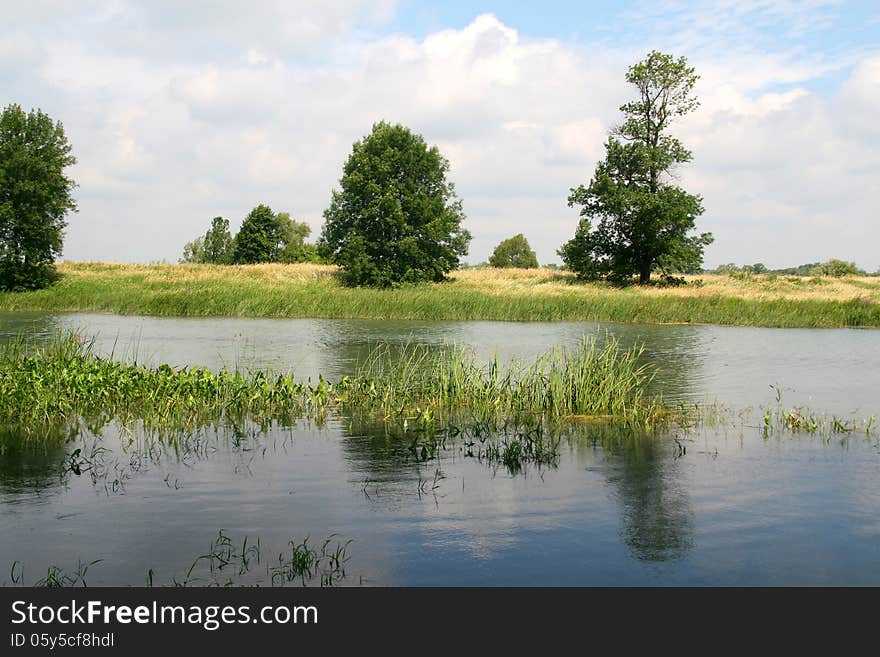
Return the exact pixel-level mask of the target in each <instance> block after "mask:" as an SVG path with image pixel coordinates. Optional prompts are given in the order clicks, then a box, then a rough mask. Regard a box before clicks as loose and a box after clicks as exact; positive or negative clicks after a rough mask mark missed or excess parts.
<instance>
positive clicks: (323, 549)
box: [4, 529, 352, 588]
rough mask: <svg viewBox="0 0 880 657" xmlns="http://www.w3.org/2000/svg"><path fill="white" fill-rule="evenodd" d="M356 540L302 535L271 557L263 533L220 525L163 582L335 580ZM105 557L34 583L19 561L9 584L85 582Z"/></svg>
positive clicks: (149, 580) (52, 571)
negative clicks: (232, 532) (240, 533)
mask: <svg viewBox="0 0 880 657" xmlns="http://www.w3.org/2000/svg"><path fill="white" fill-rule="evenodd" d="M351 543H352V541H351V540H348V541H343V540H341V539H339V538H338V537H337V536H336V535H335V534H331V535H330V536H328V537H327V538H326V539H324V541H322V542H321V543H319V544H318V545H315V544H313V543H312V542H311V540H310V538H309V537H306V538H305V539H303V540H302V541H295V540H291V541H289V542H288V545H287V549H286V550H284V551H282V552H279V554H278V558H277V561H275V562H274V563H266V562H265V558H264V556H263V545H262V542H261V540H260V539H259V538H256V539H251V538H250V537H249V536H247V535H245V536H244V537H243V538H242V539H241V540H240V541H236V540H233V539H232V538H231V537H230V536H229V535H228V534H227V533H226V530H225V529H220V530H219V531H218V532H217V536H216V537H214V538H213V539H212V540H211V543H210V545H209V547H208V550H207V551H206V552H205V553H204V554H201V555H199V556H197V557H196V558H195V559H194V560H193V561H192V563H191V564H190V566H189V567H188V568H187V569H186V570H185V571H184V572H183V573H181V574H178V575H175V576H173V577H172V578H171V580H170V581H169V582H168V583H167V584H164V586H171V587H192V586H199V587H221V586H222V587H230V586H273V587H283V586H290V585H299V586H303V587H305V586H312V585H318V586H322V587H328V586H336V585H338V584H340V583H341V582H342V581H343V580H344V579H345V578H346V570H345V568H346V564H347V563H348V562H349V560H350V559H351V556H350V554H349V546H350V545H351ZM102 561H103V559H96V560H94V561H91V562H89V563H83V562H82V561H79V562H78V563H77V568H76V570H75V571H66V570H64V569H63V568H61V567H59V566H57V565H51V566H49V567H48V568H47V569H46V575H45V576H44V577H41V578H39V579H37V580H35V581H34V582H33V583H31V584H27V583H26V582H25V575H24V567H23V565H22V563H21V562H20V561H15V562H13V564H12V567H11V569H10V585H11V586H33V587H36V588H69V587H86V586H88V584H87V583H86V575H87V574H88V572H89V569H90V568H91V567H92V566H95V565H96V564H99V563H101V562H102ZM5 584H6V583H5V582H4V585H5ZM130 584H131V583H130ZM146 584H147V586H148V587H153V586H157V585H159V583H158V581H157V573H156V571H155V570H154V569H152V568H151V569H149V570H148V571H147V575H146Z"/></svg>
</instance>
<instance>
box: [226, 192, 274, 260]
mask: <svg viewBox="0 0 880 657" xmlns="http://www.w3.org/2000/svg"><path fill="white" fill-rule="evenodd" d="M280 242H281V230H280V227H279V226H278V222H277V221H275V213H274V212H272V208H270V207H269V206H268V205H263V204H260V205H258V206H257V207H255V208H254V209H253V210H251V211H250V212H249V213H248V216H246V217H245V218H244V221H242V222H241V228H239V229H238V235H236V236H235V253H234V255H233V262H235V264H237V265H252V264H256V263H259V262H274V261H276V260H277V258H278V247H279V244H280Z"/></svg>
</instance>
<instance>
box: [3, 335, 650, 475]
mask: <svg viewBox="0 0 880 657" xmlns="http://www.w3.org/2000/svg"><path fill="white" fill-rule="evenodd" d="M640 355H641V351H640V350H639V349H630V350H621V349H620V347H619V344H618V343H617V341H616V340H613V339H609V340H608V341H606V342H605V344H604V345H603V346H601V347H600V346H598V344H597V341H595V340H587V339H585V340H583V341H582V342H581V343H580V344H579V345H578V346H577V347H576V348H575V349H574V350H571V351H567V350H562V349H556V350H554V351H552V352H550V353H548V354H546V355H544V356H541V357H539V358H537V359H536V360H535V361H532V362H529V363H524V362H518V361H514V362H511V363H509V364H507V365H505V366H501V365H500V364H499V363H498V362H497V360H496V361H493V362H492V363H490V364H489V365H488V366H481V365H480V364H478V363H477V362H476V360H475V358H474V356H473V355H472V354H469V353H468V352H466V351H465V350H463V349H460V348H455V347H452V348H450V349H445V350H440V351H437V350H431V349H428V348H424V347H418V346H411V347H407V348H406V349H404V351H403V353H401V354H398V355H397V357H392V356H391V354H390V353H389V352H388V350H387V349H384V348H381V347H380V348H378V349H377V350H376V351H375V352H374V353H373V355H372V356H371V357H370V358H369V359H368V361H367V362H366V364H365V365H363V366H362V367H361V368H359V370H358V372H357V374H356V376H354V377H344V378H343V379H342V380H341V381H339V382H338V383H335V384H334V383H331V382H329V381H326V380H325V379H324V378H323V377H319V379H318V381H317V383H313V382H311V381H308V382H297V381H296V380H294V378H293V376H292V375H291V374H286V375H282V374H278V375H273V374H269V373H266V372H254V373H248V374H245V373H242V372H240V371H234V372H230V371H227V370H222V371H219V372H212V371H211V370H208V369H207V368H185V367H184V368H178V369H174V368H172V367H170V366H168V365H160V366H159V367H156V368H149V367H145V366H142V365H136V364H128V363H122V362H118V361H114V360H112V359H108V358H103V357H101V356H99V355H98V354H96V353H95V351H94V344H93V342H89V341H86V340H84V339H82V338H81V337H80V336H78V335H76V334H64V335H60V336H56V337H54V338H53V339H52V340H51V341H50V342H49V343H48V344H45V345H39V344H36V343H34V342H28V341H26V340H24V339H18V340H16V341H13V342H11V343H9V344H7V345H6V346H5V347H4V348H3V350H2V353H0V426H5V427H7V428H9V427H12V428H16V429H17V430H18V431H17V433H18V435H19V436H20V440H22V441H23V442H25V443H29V444H31V445H37V446H38V445H40V444H52V443H54V444H61V443H64V442H67V441H69V440H70V439H72V438H74V437H75V436H77V435H78V434H79V433H80V432H81V431H82V430H83V429H86V430H87V431H88V432H90V433H92V434H94V435H98V436H99V435H100V434H101V432H102V430H103V429H104V427H106V426H107V425H108V424H110V423H114V424H116V425H117V426H119V427H120V428H121V429H122V430H124V431H129V432H130V433H131V434H132V435H133V436H134V435H147V436H155V437H158V438H159V439H160V440H162V441H165V442H167V443H169V444H179V443H180V441H186V440H188V437H190V436H193V435H198V430H199V429H202V428H206V427H213V428H218V427H220V426H232V427H242V426H246V425H247V424H249V423H252V424H255V425H257V426H259V427H260V429H261V430H262V431H265V430H266V429H268V428H269V427H270V426H272V425H280V426H291V425H292V424H293V423H294V422H295V421H296V420H297V419H300V418H308V419H311V420H314V421H316V422H317V423H319V425H320V423H322V422H323V421H324V420H325V419H326V417H327V414H328V413H330V412H335V413H337V414H340V415H346V414H364V415H367V416H373V417H374V419H379V420H382V421H389V420H394V421H401V422H403V424H404V427H406V426H407V425H408V424H409V423H410V422H415V423H417V424H420V425H421V426H422V427H425V428H430V427H433V426H435V425H436V424H437V423H438V422H442V421H443V420H444V419H446V418H448V417H449V416H450V415H451V414H452V413H453V412H454V413H457V414H458V415H459V416H461V415H462V414H463V413H466V414H468V415H470V416H471V417H472V418H474V419H475V420H478V421H482V422H485V421H488V420H491V421H494V422H496V423H497V424H501V423H505V422H507V421H508V420H510V419H514V420H520V419H522V418H524V417H526V418H531V420H530V422H532V423H534V422H540V421H543V420H545V419H546V420H558V419H560V418H564V417H566V416H569V415H572V416H573V415H583V414H603V415H609V416H611V417H613V418H614V419H616V420H618V421H621V422H625V423H628V424H632V425H638V426H643V427H645V428H649V427H650V426H651V425H652V424H653V423H654V422H655V421H656V420H657V419H658V418H659V417H661V412H660V411H661V410H662V409H661V408H660V407H659V405H658V404H657V403H656V402H646V401H645V400H644V399H643V396H644V389H645V386H646V385H647V384H648V382H649V381H650V379H651V373H650V372H648V371H647V369H646V368H645V366H640V365H638V359H639V356H640ZM13 433H14V432H13ZM6 435H7V433H4V434H3V436H6ZM10 447H15V444H14V443H13V441H9V440H7V441H4V442H3V443H2V444H0V450H5V449H9V448H10ZM77 458H79V455H77V456H76V457H74V458H73V462H72V464H71V465H72V468H73V469H74V470H75V469H76V467H78V466H77V465H76V459H77ZM80 469H81V468H80Z"/></svg>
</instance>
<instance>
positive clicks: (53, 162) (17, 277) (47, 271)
mask: <svg viewBox="0 0 880 657" xmlns="http://www.w3.org/2000/svg"><path fill="white" fill-rule="evenodd" d="M75 163H76V158H75V157H74V156H73V155H72V148H71V146H70V144H69V143H68V142H67V136H66V135H65V133H64V126H63V125H62V124H61V122H54V121H52V119H51V118H49V116H47V115H46V114H44V113H43V112H41V111H40V110H39V109H37V110H31V111H30V112H28V113H27V114H26V113H25V112H24V110H22V108H21V107H20V106H19V105H16V104H11V105H8V106H6V108H4V110H3V113H2V115H0V289H5V290H24V289H37V288H41V287H45V286H47V285H48V284H50V283H51V282H52V281H53V280H55V278H56V274H55V270H54V268H53V266H52V264H53V263H54V262H55V258H56V257H58V256H59V255H60V254H61V248H62V243H63V240H64V229H65V227H66V226H67V221H66V219H65V216H66V215H67V213H68V212H71V211H72V212H76V210H77V207H76V202H75V201H74V199H73V196H72V192H73V188H74V187H76V183H75V182H74V181H73V180H72V179H71V178H69V177H68V176H66V175H65V174H64V169H65V168H66V167H68V166H70V165H72V164H75Z"/></svg>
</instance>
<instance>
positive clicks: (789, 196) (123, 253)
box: [0, 0, 880, 268]
mask: <svg viewBox="0 0 880 657" xmlns="http://www.w3.org/2000/svg"><path fill="white" fill-rule="evenodd" d="M62 4H63V8H57V7H55V9H58V10H59V11H61V12H62V13H63V12H67V13H65V14H64V15H63V20H61V19H59V20H58V22H57V23H55V24H49V25H48V27H47V25H46V24H45V23H39V25H38V17H39V16H40V15H41V14H40V11H39V8H40V6H42V7H43V9H45V10H46V11H48V10H49V9H48V7H47V5H46V4H45V3H43V4H42V5H34V4H33V3H31V4H29V5H28V8H27V9H25V10H22V12H23V13H19V14H18V15H17V18H16V19H15V20H13V21H11V22H10V23H9V24H8V25H7V26H6V27H0V44H2V46H0V49H2V51H3V52H7V51H9V52H12V53H13V56H15V57H17V58H19V61H20V62H21V66H22V67H23V68H24V69H25V70H26V72H27V75H23V74H22V70H21V68H18V69H10V67H8V66H7V67H4V66H2V65H0V81H2V82H3V83H4V84H6V85H7V88H9V89H11V96H12V98H13V99H14V100H15V101H16V102H19V103H21V104H22V105H25V106H41V107H43V109H44V110H46V111H48V112H49V113H50V114H51V115H52V116H54V117H56V118H59V119H61V120H63V121H64V123H65V127H66V128H67V131H68V135H69V138H70V140H71V143H72V144H73V145H74V148H75V153H76V155H77V157H78V159H79V163H78V164H77V165H76V167H75V170H74V172H73V174H74V177H75V178H76V179H77V181H78V182H79V183H80V187H79V189H78V195H79V199H80V209H81V211H80V213H79V214H78V215H74V216H73V217H71V221H70V228H69V231H68V238H67V241H66V248H65V257H67V258H69V259H105V260H140V261H150V260H161V259H164V260H169V261H173V260H176V259H177V257H179V255H180V251H181V248H182V245H183V243H184V242H186V241H188V240H189V239H192V237H194V236H195V235H197V234H199V233H201V232H204V230H205V229H206V228H207V225H208V223H209V221H210V218H211V217H213V216H215V215H217V214H222V215H224V216H226V217H228V218H229V219H230V223H231V224H232V226H233V227H236V226H237V225H238V223H239V222H240V221H241V219H242V218H243V217H244V215H245V214H246V213H247V211H248V210H249V209H250V208H251V207H253V206H254V205H256V204H257V203H261V202H262V203H268V204H269V205H271V206H272V207H273V208H275V209H277V210H287V211H290V212H291V213H292V214H293V215H294V216H296V217H298V218H300V219H304V220H306V221H308V222H309V223H310V224H311V225H312V227H313V229H314V231H315V233H317V231H319V230H320V225H321V221H322V219H321V213H322V211H323V209H324V208H325V207H326V205H327V203H328V200H329V195H330V190H331V189H332V188H333V187H334V186H335V185H336V182H337V180H338V178H339V176H340V174H341V168H342V163H343V162H344V160H345V158H346V157H347V155H348V153H349V152H350V149H351V144H352V142H353V141H354V140H355V139H358V138H360V137H362V136H363V135H364V134H366V133H367V132H368V131H369V129H370V126H371V124H372V123H373V122H374V121H377V120H380V119H385V120H389V121H395V122H398V121H399V122H402V123H404V124H406V125H408V126H409V127H411V128H412V129H414V130H416V131H418V132H420V133H422V134H423V135H424V136H425V138H426V139H427V140H428V141H429V143H434V144H437V145H438V146H439V148H440V149H441V151H442V152H443V153H444V154H445V155H446V156H447V157H448V158H449V160H450V162H451V165H452V171H451V178H452V180H453V181H454V182H455V183H456V186H457V189H458V192H459V195H460V196H461V197H462V199H463V201H464V208H465V212H466V213H467V215H468V220H467V227H468V228H469V229H470V230H471V232H472V233H473V234H474V242H473V243H472V247H471V255H470V257H469V260H470V261H472V262H476V261H478V260H483V259H486V258H487V256H488V254H489V253H490V252H491V249H492V247H493V246H494V245H495V244H496V243H497V242H498V241H500V240H501V239H504V238H506V237H509V236H510V235H512V234H514V233H518V232H523V233H525V234H526V236H527V237H528V238H529V240H530V241H531V242H532V245H533V247H534V248H535V249H536V251H537V252H538V256H539V259H540V260H541V261H542V262H547V261H554V260H557V261H558V257H557V256H556V255H555V251H556V249H557V248H558V247H559V245H560V244H561V243H562V242H564V241H565V240H567V239H569V238H570V236H571V235H572V234H573V232H574V228H575V225H576V223H577V212H576V210H574V209H571V208H568V207H567V205H566V198H567V195H568V190H569V188H570V187H572V186H576V185H577V184H580V183H582V182H586V181H587V180H588V179H589V177H590V175H591V173H592V170H593V167H594V166H595V163H596V161H597V160H598V159H599V158H600V157H602V153H603V144H604V141H605V138H606V135H607V132H608V130H609V128H610V127H611V126H612V125H613V124H614V123H616V122H617V121H618V120H619V118H620V116H619V112H618V109H617V108H618V106H619V105H620V104H621V103H622V102H624V101H625V100H627V98H628V97H629V96H630V94H631V91H630V90H629V89H628V88H627V85H626V83H625V81H624V78H623V76H624V73H625V70H626V67H627V65H629V64H631V63H633V62H635V61H636V60H637V59H639V58H640V57H641V56H643V55H644V48H643V46H641V45H640V46H639V47H633V46H627V45H625V44H616V45H608V44H602V45H585V44H576V43H571V42H567V41H563V40H560V39H550V38H540V39H537V38H532V37H530V36H529V35H528V34H527V32H525V31H524V29H518V28H523V26H514V25H508V24H505V23H504V22H502V21H501V20H499V19H498V18H497V17H495V16H493V15H491V14H485V15H480V16H476V17H474V19H473V20H472V21H471V22H470V23H469V24H467V25H465V26H464V27H462V28H460V29H446V30H442V31H438V32H435V33H432V34H429V35H427V36H426V37H424V38H421V39H416V38H413V37H410V36H407V35H405V34H387V33H384V32H383V30H382V29H381V26H382V24H383V21H386V20H387V19H388V18H389V17H390V15H391V14H392V13H393V10H394V3H393V2H385V3H382V2H380V3H372V2H371V3H366V2H359V1H350V2H343V1H342V0H335V1H333V0H331V1H329V2H324V3H322V4H321V5H316V4H315V3H305V2H292V3H291V2H267V3H258V4H256V5H254V6H253V8H252V9H250V10H249V11H248V12H243V11H242V10H241V5H240V4H239V3H235V4H234V5H233V4H232V3H229V7H225V5H223V3H220V4H217V5H215V6H214V8H213V10H212V11H211V15H210V16H209V17H206V16H203V15H202V13H203V12H201V11H200V10H197V9H194V8H193V7H197V5H192V6H190V5H187V7H185V8H183V9H179V8H178V5H177V4H176V3H172V4H173V6H172V4H169V5H167V6H165V5H163V3H134V2H125V1H118V2H92V3H82V4H78V5H76V7H77V9H76V10H73V9H71V8H70V7H71V5H69V4H67V3H62ZM758 4H759V5H760V3H758ZM34 7H37V8H36V9H35V8H34ZM224 7H225V8H224ZM760 8H761V7H760V6H759V9H760ZM730 11H733V9H730ZM245 14H247V15H245ZM71 25H73V26H75V27H76V29H72V28H71ZM135 28H137V30H138V35H134V31H135ZM50 34H52V35H53V37H52V38H49V35H50ZM126 35H129V36H130V38H128V37H127V36H126ZM123 42H125V43H123ZM157 50H162V52H161V53H158V52H157ZM683 54H686V55H688V57H689V59H690V60H691V62H692V63H693V64H694V65H695V66H696V67H697V69H698V72H699V73H700V74H701V75H702V78H701V80H700V83H699V86H698V94H699V96H700V98H701V100H702V106H701V108H700V110H699V111H698V112H696V113H694V114H693V115H691V116H689V117H687V120H685V121H682V122H681V124H680V125H679V126H677V131H678V134H679V136H680V137H681V138H682V140H683V141H684V142H685V143H686V144H687V145H689V146H690V147H691V148H692V149H693V151H694V162H693V163H692V164H689V165H687V166H686V167H683V168H682V170H681V171H680V177H681V180H682V184H684V185H685V186H686V187H687V188H688V189H689V190H691V191H694V192H696V193H701V194H703V196H704V197H705V203H704V204H705V206H706V208H707V211H706V214H705V215H704V217H703V218H702V220H701V221H700V225H701V228H704V229H707V230H711V231H713V232H714V233H715V234H716V239H717V241H716V244H714V245H713V246H712V247H710V250H709V252H708V261H709V263H710V264H712V263H715V264H717V263H720V262H727V261H739V262H742V261H744V260H752V261H761V260H763V261H764V262H766V263H767V264H771V265H772V264H779V265H783V264H793V263H797V262H802V261H808V260H815V259H819V258H826V257H832V256H835V257H844V258H847V259H856V260H857V261H859V263H860V264H861V265H863V266H865V267H871V268H873V267H875V266H876V265H877V264H880V258H878V256H877V254H876V252H875V249H874V247H873V246H872V244H876V243H877V242H878V237H880V235H878V228H877V227H876V225H875V224H874V219H873V208H875V207H876V206H877V201H878V200H880V199H878V195H880V192H878V189H877V186H876V184H875V183H873V181H872V177H875V175H872V174H875V173H876V171H877V168H878V164H880V162H878V156H877V155H876V153H877V152H880V151H878V148H877V146H878V142H880V134H878V129H877V127H876V121H875V120H873V117H875V116H876V114H877V112H878V110H880V94H878V90H880V59H878V58H876V57H874V58H872V57H871V56H867V55H865V56H859V57H857V58H855V59H854V60H853V61H855V62H856V64H855V65H854V66H853V67H852V69H851V71H849V73H848V74H847V75H846V76H845V81H844V82H843V83H842V84H841V85H840V86H839V88H838V89H836V90H835V91H833V92H831V93H826V94H824V95H820V94H817V93H816V92H814V91H812V90H811V89H810V85H809V82H810V81H811V80H813V79H816V78H817V77H819V76H822V75H824V74H825V73H827V71H828V70H830V69H833V68H834V67H835V66H837V67H838V68H839V67H840V64H839V63H834V62H830V61H824V60H819V59H814V60H810V59H806V58H798V57H794V56H793V55H792V54H791V53H781V52H772V53H771V52H768V53H763V54H762V53H761V52H759V51H756V50H755V49H741V50H736V49H733V50H730V51H728V52H719V51H718V50H717V49H714V48H704V47H702V46H700V45H699V44H697V45H695V46H694V48H693V52H691V51H686V52H683ZM3 59H5V58H3ZM875 260H876V261H877V262H875Z"/></svg>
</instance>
